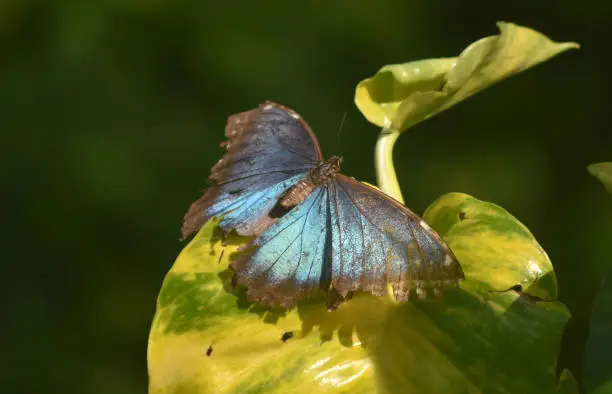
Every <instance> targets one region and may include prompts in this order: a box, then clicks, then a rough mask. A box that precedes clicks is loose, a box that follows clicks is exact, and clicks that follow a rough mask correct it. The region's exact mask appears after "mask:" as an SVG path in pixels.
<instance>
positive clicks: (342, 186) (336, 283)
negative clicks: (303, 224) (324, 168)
mask: <svg viewBox="0 0 612 394" xmlns="http://www.w3.org/2000/svg"><path fill="white" fill-rule="evenodd" d="M328 188H329V201H330V214H331V215H330V216H331V232H332V245H333V246H332V285H333V287H334V288H335V289H336V290H337V291H338V292H339V293H340V294H341V295H343V296H344V295H346V294H347V293H348V292H350V291H354V290H361V291H368V292H372V293H373V294H375V295H383V294H384V293H385V292H386V288H387V285H388V284H390V285H391V286H392V288H393V293H394V296H395V298H396V299H397V300H398V301H405V300H407V299H408V295H409V291H410V287H411V285H412V286H414V288H415V289H416V290H417V293H422V292H423V290H424V289H425V288H427V287H434V288H437V287H438V286H441V285H445V284H452V283H457V281H458V280H459V279H462V278H463V270H462V269H461V266H460V265H459V263H458V262H457V259H456V257H455V256H454V254H453V253H452V251H451V250H450V249H449V248H448V246H447V245H446V244H445V243H444V241H442V239H441V238H440V236H439V235H438V234H437V233H436V232H435V231H434V230H432V229H431V228H430V227H429V226H428V225H427V223H425V222H424V221H423V220H421V218H419V217H418V216H417V215H415V214H414V213H413V212H411V211H410V210H409V209H408V208H406V207H405V206H403V205H402V204H400V203H399V202H397V201H395V200H394V199H392V198H391V197H389V196H387V195H386V194H384V193H382V192H380V191H378V190H377V189H375V188H373V187H370V186H368V185H365V184H363V183H361V182H358V181H356V180H354V179H352V178H348V177H346V176H344V175H341V174H337V175H336V178H335V180H331V181H330V182H329V184H328Z"/></svg>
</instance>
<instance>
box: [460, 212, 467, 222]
mask: <svg viewBox="0 0 612 394" xmlns="http://www.w3.org/2000/svg"><path fill="white" fill-rule="evenodd" d="M466 218H467V214H466V213H465V212H463V211H461V212H459V220H465V219H466Z"/></svg>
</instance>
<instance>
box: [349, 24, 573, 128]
mask: <svg viewBox="0 0 612 394" xmlns="http://www.w3.org/2000/svg"><path fill="white" fill-rule="evenodd" d="M497 26H498V27H499V29H500V34H499V35H497V36H489V37H485V38H483V39H480V40H478V41H476V42H474V43H473V44H471V45H470V46H468V47H467V48H466V49H465V50H464V51H463V52H462V53H461V54H460V55H459V56H458V57H455V58H443V59H428V60H419V61H414V62H409V63H404V64H394V65H387V66H384V67H382V68H381V69H380V70H379V71H378V72H377V73H376V74H375V75H374V76H373V77H371V78H368V79H365V80H363V81H361V82H360V83H359V84H358V85H357V88H356V91H355V103H356V104H357V107H358V108H359V110H360V111H361V112H362V113H363V115H364V116H365V117H366V118H367V119H368V120H369V121H370V122H372V123H374V124H376V125H378V126H380V127H386V128H389V129H392V130H398V131H403V130H406V129H407V128H409V127H411V126H413V125H415V124H417V123H419V122H421V121H423V120H425V119H427V118H429V117H431V116H433V115H435V114H437V113H438V112H441V111H443V110H445V109H447V108H449V107H451V106H453V105H455V104H457V103H458V102H460V101H462V100H464V99H466V98H468V97H470V96H472V95H473V94H475V93H477V92H479V91H480V90H482V89H485V88H487V87H489V86H491V85H493V84H495V83H497V82H499V81H501V80H503V79H505V78H508V77H510V76H512V75H514V74H516V73H518V72H521V71H524V70H526V69H527V68H529V67H533V66H535V65H536V64H538V63H541V62H543V61H545V60H547V59H549V58H551V57H553V56H555V55H557V54H559V53H561V52H563V51H566V50H568V49H571V48H578V47H579V46H578V44H576V43H572V42H567V43H556V42H554V41H551V40H550V39H548V38H547V37H546V36H544V35H542V34H541V33H538V32H537V31H535V30H532V29H529V28H526V27H522V26H518V25H515V24H512V23H504V22H498V23H497Z"/></svg>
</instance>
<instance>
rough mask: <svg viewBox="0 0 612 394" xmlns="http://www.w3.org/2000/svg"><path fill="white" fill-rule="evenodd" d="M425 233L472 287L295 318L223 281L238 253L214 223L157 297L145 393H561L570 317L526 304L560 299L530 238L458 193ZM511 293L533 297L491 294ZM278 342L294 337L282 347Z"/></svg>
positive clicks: (437, 206) (433, 213) (351, 304)
mask: <svg viewBox="0 0 612 394" xmlns="http://www.w3.org/2000/svg"><path fill="white" fill-rule="evenodd" d="M464 210H465V211H466V212H467V216H466V217H465V218H464V215H463V214H461V215H459V212H463V211H464ZM425 220H427V221H428V223H429V224H430V225H432V226H433V227H434V228H436V229H438V231H440V232H441V233H442V235H443V236H444V237H445V239H446V240H447V241H448V242H449V244H450V246H451V248H453V249H454V250H456V254H457V257H458V258H459V259H460V261H461V263H462V266H463V268H464V271H465V273H466V280H465V281H464V282H462V283H461V287H460V288H452V289H448V290H446V291H445V295H444V300H443V301H440V300H436V299H434V298H433V297H432V299H428V300H418V299H417V298H416V297H414V298H412V299H411V301H410V302H408V303H405V304H398V303H396V302H394V301H393V300H392V299H391V298H390V297H374V296H371V295H368V294H356V295H355V296H354V297H353V298H352V299H351V300H349V301H347V302H345V303H343V304H341V305H340V306H339V307H338V309H337V310H336V311H334V312H328V311H327V308H326V306H325V303H324V300H322V299H321V298H314V299H310V300H307V301H305V302H302V303H299V304H298V306H297V308H296V309H294V310H291V311H285V310H275V309H269V308H266V307H263V306H261V305H256V304H255V305H254V304H250V303H248V302H247V301H246V294H245V289H243V288H237V289H236V288H233V287H232V286H231V278H230V273H229V271H228V270H227V264H228V262H229V259H230V255H231V254H232V252H233V251H235V249H236V247H237V246H236V245H235V244H237V243H239V241H240V240H237V239H231V240H230V241H234V242H233V243H234V244H231V245H227V246H225V247H223V246H222V245H221V242H220V239H219V237H218V236H217V233H216V227H215V226H216V223H215V222H210V223H208V224H207V225H206V226H204V227H203V228H202V230H201V231H200V232H199V233H198V234H197V235H196V237H195V238H194V239H193V240H192V241H191V242H190V243H189V244H188V245H187V246H186V247H185V249H184V250H183V251H182V252H181V254H180V255H179V257H178V259H177V260H176V262H175V264H174V266H173V267H172V268H171V270H170V272H169V273H168V275H167V276H166V278H165V280H164V283H163V286H162V289H161V292H160V294H159V298H158V305H157V313H156V315H155V318H154V322H153V325H152V328H151V333H150V337H149V349H148V366H149V376H150V385H149V387H150V388H149V390H150V391H149V392H150V393H151V394H161V393H163V394H179V393H181V394H187V393H191V394H193V393H241V394H243V393H311V392H313V391H316V392H321V393H368V394H371V393H402V394H404V393H420V394H428V393H450V394H453V393H477V392H485V393H492V394H495V393H524V394H529V393H534V394H535V393H537V394H542V393H553V392H559V391H556V390H557V382H556V378H555V365H556V358H557V354H558V351H559V342H560V338H561V333H562V330H563V327H564V325H565V323H566V321H567V319H568V318H569V313H568V312H567V310H566V308H565V307H564V306H563V305H562V304H560V303H557V302H552V301H551V302H540V301H537V300H536V299H535V298H534V297H533V296H530V295H528V294H539V295H541V296H543V297H542V298H550V299H554V298H555V297H556V293H557V289H556V281H555V280H554V272H553V270H552V265H551V264H550V261H549V260H548V257H546V255H545V254H544V253H543V251H542V250H541V248H540V247H539V245H538V244H537V242H536V240H535V239H534V238H533V236H532V235H531V234H530V233H529V231H528V230H527V229H526V228H525V227H524V226H523V225H522V224H521V223H520V222H518V220H516V219H515V218H514V217H513V216H512V215H510V214H509V213H507V212H506V211H504V210H503V209H501V208H499V207H497V206H495V205H493V204H490V203H486V202H482V201H479V200H477V199H475V198H472V197H470V196H467V195H463V194H458V193H452V194H450V195H445V196H442V197H441V198H440V199H438V200H437V201H436V202H434V203H433V204H432V205H431V206H430V207H429V208H428V210H427V213H426V215H425ZM470 223H471V224H470ZM470 239H472V240H470ZM222 250H224V252H222ZM221 253H223V254H222V255H221ZM537 278H540V279H539V280H536V279H537ZM515 284H524V287H525V289H526V291H527V293H528V294H519V293H517V292H515V291H499V292H488V290H489V289H494V290H505V289H506V288H507V287H510V286H513V285H515ZM286 332H291V333H292V334H293V337H292V338H290V339H288V340H286V341H282V340H281V338H282V337H283V334H284V333H286ZM209 349H210V350H211V351H212V352H211V353H210V354H209V355H207V353H208V351H209ZM565 392H567V391H563V393H565Z"/></svg>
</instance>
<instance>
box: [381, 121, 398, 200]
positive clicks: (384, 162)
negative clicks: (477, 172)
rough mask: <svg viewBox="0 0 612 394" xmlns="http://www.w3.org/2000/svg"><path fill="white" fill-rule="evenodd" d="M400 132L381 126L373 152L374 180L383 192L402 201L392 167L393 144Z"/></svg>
mask: <svg viewBox="0 0 612 394" xmlns="http://www.w3.org/2000/svg"><path fill="white" fill-rule="evenodd" d="M399 135H400V132H399V131H397V130H392V129H388V128H386V127H385V128H383V129H382V130H381V132H380V135H379V136H378V141H376V151H375V153H374V163H375V166H376V182H377V183H378V187H379V188H380V190H382V191H383V192H384V193H386V194H388V195H390V196H391V197H393V198H395V199H396V200H397V201H399V202H401V203H402V204H403V203H404V198H403V197H402V191H401V189H400V186H399V182H398V181H397V175H396V174H395V167H393V146H394V145H395V141H397V138H398V137H399Z"/></svg>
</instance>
